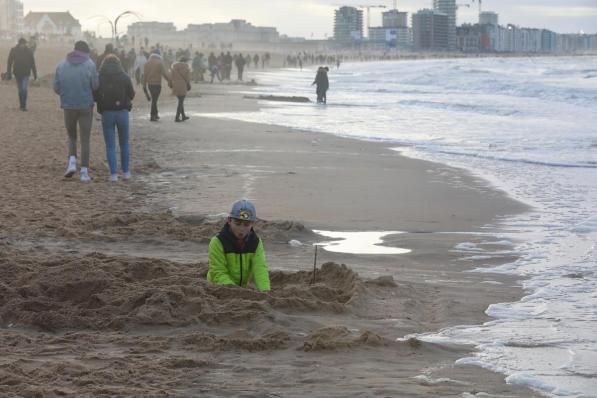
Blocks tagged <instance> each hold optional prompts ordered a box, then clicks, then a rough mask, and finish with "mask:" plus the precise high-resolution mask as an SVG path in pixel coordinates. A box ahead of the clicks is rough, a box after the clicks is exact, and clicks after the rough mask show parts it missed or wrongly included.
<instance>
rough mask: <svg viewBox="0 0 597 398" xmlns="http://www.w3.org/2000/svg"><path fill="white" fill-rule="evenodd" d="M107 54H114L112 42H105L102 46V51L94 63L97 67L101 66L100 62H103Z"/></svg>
mask: <svg viewBox="0 0 597 398" xmlns="http://www.w3.org/2000/svg"><path fill="white" fill-rule="evenodd" d="M108 54H116V50H114V44H112V43H108V44H106V46H105V47H104V52H103V53H102V54H100V55H99V56H98V57H97V62H96V64H95V65H96V66H97V68H98V69H99V68H101V67H102V62H104V58H106V56H107V55H108Z"/></svg>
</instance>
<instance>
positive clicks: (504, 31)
mask: <svg viewBox="0 0 597 398" xmlns="http://www.w3.org/2000/svg"><path fill="white" fill-rule="evenodd" d="M457 48H458V50H460V51H463V52H496V53H526V54H575V53H595V52H596V51H597V35H582V34H558V33H555V32H552V31H550V30H548V29H536V28H522V27H519V26H516V25H507V26H501V25H497V24H493V23H486V24H474V25H471V24H464V25H462V26H459V27H458V28H457Z"/></svg>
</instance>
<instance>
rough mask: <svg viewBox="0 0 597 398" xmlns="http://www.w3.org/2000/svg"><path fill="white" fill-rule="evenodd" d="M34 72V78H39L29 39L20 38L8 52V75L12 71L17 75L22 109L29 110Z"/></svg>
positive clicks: (16, 79)
mask: <svg viewBox="0 0 597 398" xmlns="http://www.w3.org/2000/svg"><path fill="white" fill-rule="evenodd" d="M32 72H33V79H34V80H37V69H36V67H35V58H34V57H33V51H31V49H30V48H29V47H27V40H25V39H24V38H20V39H19V42H18V44H17V45H16V47H13V48H12V49H11V50H10V53H9V54H8V65H7V67H6V73H7V75H8V76H9V78H10V76H11V73H12V74H13V75H14V77H15V81H16V83H17V90H18V92H19V106H20V108H21V110H22V111H26V110H27V90H28V88H29V76H31V73H32Z"/></svg>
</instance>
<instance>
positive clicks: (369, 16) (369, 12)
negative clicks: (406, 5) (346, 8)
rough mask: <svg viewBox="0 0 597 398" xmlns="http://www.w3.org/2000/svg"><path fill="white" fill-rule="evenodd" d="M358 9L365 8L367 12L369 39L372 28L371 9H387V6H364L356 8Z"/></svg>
mask: <svg viewBox="0 0 597 398" xmlns="http://www.w3.org/2000/svg"><path fill="white" fill-rule="evenodd" d="M356 7H358V8H364V9H365V10H366V11H367V37H369V28H370V27H371V11H370V9H371V8H387V7H386V6H383V5H377V6H372V5H363V6H356Z"/></svg>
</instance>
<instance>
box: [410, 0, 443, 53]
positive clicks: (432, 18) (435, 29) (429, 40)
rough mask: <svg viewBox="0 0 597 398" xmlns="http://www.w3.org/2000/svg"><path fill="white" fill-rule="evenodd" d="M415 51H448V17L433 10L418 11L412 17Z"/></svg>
mask: <svg viewBox="0 0 597 398" xmlns="http://www.w3.org/2000/svg"><path fill="white" fill-rule="evenodd" d="M412 24H413V48H414V49H415V50H439V51H446V50H447V49H448V16H447V15H446V14H444V13H441V12H437V11H435V10H428V9H425V10H420V11H418V12H417V13H416V14H413V17H412Z"/></svg>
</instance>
